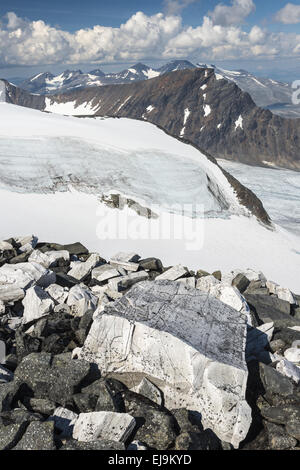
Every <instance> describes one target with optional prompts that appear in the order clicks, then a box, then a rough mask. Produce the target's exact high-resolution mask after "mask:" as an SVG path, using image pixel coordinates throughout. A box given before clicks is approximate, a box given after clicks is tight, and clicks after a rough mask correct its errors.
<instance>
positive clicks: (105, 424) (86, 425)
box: [73, 411, 136, 442]
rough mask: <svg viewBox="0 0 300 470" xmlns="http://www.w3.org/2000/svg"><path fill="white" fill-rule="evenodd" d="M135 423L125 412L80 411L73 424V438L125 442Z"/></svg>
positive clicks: (87, 440)
mask: <svg viewBox="0 0 300 470" xmlns="http://www.w3.org/2000/svg"><path fill="white" fill-rule="evenodd" d="M135 424H136V423H135V419H134V418H133V417H132V416H130V415H129V414H127V413H114V412H110V411H98V412H94V413H81V414H80V415H79V417H78V419H77V420H76V421H75V424H74V429H73V438H74V439H77V440H78V441H82V442H93V441H96V440H97V439H99V440H101V439H108V440H111V441H117V442H126V441H127V439H128V438H129V437H130V435H131V434H132V432H133V430H134V428H135Z"/></svg>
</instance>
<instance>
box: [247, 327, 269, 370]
mask: <svg viewBox="0 0 300 470" xmlns="http://www.w3.org/2000/svg"><path fill="white" fill-rule="evenodd" d="M273 332H274V323H273V322H271V323H266V324H264V325H261V326H259V327H257V328H252V327H249V328H248V333H247V346H246V361H247V362H249V361H252V360H259V361H260V362H264V361H263V355H264V353H266V354H267V351H265V348H266V347H267V346H269V343H270V340H271V339H272V336H273ZM269 356H270V354H269ZM269 362H272V361H271V360H270V361H269Z"/></svg>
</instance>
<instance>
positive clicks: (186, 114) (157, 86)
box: [2, 68, 300, 170]
mask: <svg viewBox="0 0 300 470" xmlns="http://www.w3.org/2000/svg"><path fill="white" fill-rule="evenodd" d="M2 84H4V85H2V86H4V88H5V90H6V91H5V101H7V102H10V103H13V104H18V105H21V106H26V107H31V108H34V109H38V110H42V111H48V112H56V113H60V114H69V115H79V116H88V115H89V116H111V117H128V118H132V119H139V120H144V121H148V122H151V123H153V124H155V125H157V126H158V127H161V128H163V129H164V130H165V131H166V132H167V133H169V134H171V135H172V136H175V137H177V138H180V139H182V140H183V141H188V142H190V143H192V144H194V145H195V146H197V147H198V148H199V149H201V150H202V151H205V152H208V153H209V154H211V155H213V156H214V157H215V158H225V159H227V160H233V161H239V162H242V163H247V164H251V165H262V166H278V167H283V168H290V169H295V170H300V126H299V122H300V121H299V120H298V119H285V118H282V117H280V116H276V115H274V114H272V112H271V111H269V110H265V109H262V108H259V107H257V106H256V104H255V103H254V101H253V100H252V98H251V96H250V95H249V94H248V93H245V92H243V91H242V90H241V89H240V88H239V87H238V86H237V85H236V84H235V83H233V82H230V81H228V80H225V79H223V77H222V76H221V75H219V74H217V73H216V72H215V71H214V70H213V69H212V68H206V69H204V68H203V69H201V68H195V69H193V70H190V69H186V70H181V71H176V72H172V73H166V74H163V75H161V76H159V77H157V78H154V79H152V80H144V81H136V82H133V83H130V84H122V85H107V86H102V87H88V88H78V89H76V90H72V91H69V92H67V93H61V94H56V95H51V96H43V95H36V94H30V93H28V92H26V91H24V90H21V89H20V88H17V87H14V86H12V85H11V84H9V83H8V82H2Z"/></svg>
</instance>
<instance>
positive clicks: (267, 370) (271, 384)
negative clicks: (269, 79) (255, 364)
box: [259, 364, 294, 397]
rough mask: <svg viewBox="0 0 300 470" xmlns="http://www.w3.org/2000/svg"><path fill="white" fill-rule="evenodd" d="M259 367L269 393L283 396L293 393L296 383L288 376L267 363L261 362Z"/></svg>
mask: <svg viewBox="0 0 300 470" xmlns="http://www.w3.org/2000/svg"><path fill="white" fill-rule="evenodd" d="M259 367H260V377H261V380H262V383H263V385H264V387H265V390H266V393H267V394H268V395H270V396H272V395H274V394H275V395H280V396H282V397H288V396H290V395H293V393H294V385H293V383H292V382H291V381H290V380H289V379H288V378H287V377H285V376H284V375H282V374H280V373H279V372H277V370H275V369H273V367H270V366H267V365H265V364H260V365H259Z"/></svg>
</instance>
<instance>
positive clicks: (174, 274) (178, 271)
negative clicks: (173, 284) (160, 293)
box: [156, 264, 188, 281]
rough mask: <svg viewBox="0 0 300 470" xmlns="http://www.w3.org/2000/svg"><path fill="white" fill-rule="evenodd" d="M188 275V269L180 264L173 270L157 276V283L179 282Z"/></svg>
mask: <svg viewBox="0 0 300 470" xmlns="http://www.w3.org/2000/svg"><path fill="white" fill-rule="evenodd" d="M187 274H188V270H187V268H185V267H184V266H182V265H181V264H179V265H178V266H173V268H170V269H168V270H167V271H165V272H164V273H162V274H160V275H159V276H157V278H156V280H157V281H177V279H180V278H181V277H183V276H186V275H187Z"/></svg>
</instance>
